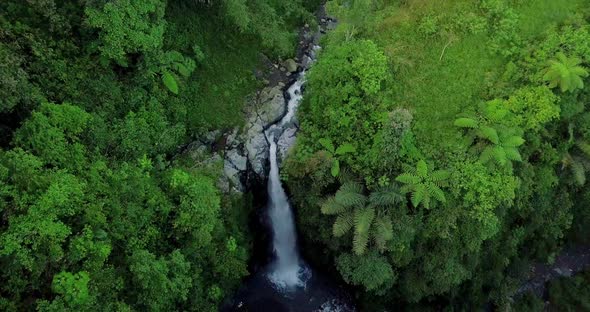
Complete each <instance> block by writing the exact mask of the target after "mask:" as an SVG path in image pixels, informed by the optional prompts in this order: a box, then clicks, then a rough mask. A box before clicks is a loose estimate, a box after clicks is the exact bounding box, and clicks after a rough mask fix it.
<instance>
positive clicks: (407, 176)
mask: <svg viewBox="0 0 590 312" xmlns="http://www.w3.org/2000/svg"><path fill="white" fill-rule="evenodd" d="M395 180H396V181H398V182H401V183H404V184H418V183H420V182H421V181H422V179H420V177H419V176H417V175H414V174H412V173H402V174H400V175H398V176H397V178H395Z"/></svg>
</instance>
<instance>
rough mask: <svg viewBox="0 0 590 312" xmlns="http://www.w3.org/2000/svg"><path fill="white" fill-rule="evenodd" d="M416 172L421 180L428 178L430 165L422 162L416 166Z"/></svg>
mask: <svg viewBox="0 0 590 312" xmlns="http://www.w3.org/2000/svg"><path fill="white" fill-rule="evenodd" d="M416 172H417V173H418V176H419V177H421V178H426V177H427V176H428V165H427V164H426V162H425V161H424V160H420V161H419V162H418V164H417V165H416Z"/></svg>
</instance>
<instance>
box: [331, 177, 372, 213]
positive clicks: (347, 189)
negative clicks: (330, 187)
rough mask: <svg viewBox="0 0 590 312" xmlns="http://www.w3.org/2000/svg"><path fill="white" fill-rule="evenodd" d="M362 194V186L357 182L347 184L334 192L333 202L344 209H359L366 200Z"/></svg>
mask: <svg viewBox="0 0 590 312" xmlns="http://www.w3.org/2000/svg"><path fill="white" fill-rule="evenodd" d="M362 192H363V187H362V185H360V184H359V183H357V182H347V183H344V184H343V185H342V186H341V187H340V189H339V190H338V191H337V192H336V195H335V200H336V202H337V203H338V204H340V205H342V206H344V207H361V206H364V205H365V202H366V200H367V198H366V197H365V195H363V194H362Z"/></svg>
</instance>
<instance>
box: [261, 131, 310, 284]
mask: <svg viewBox="0 0 590 312" xmlns="http://www.w3.org/2000/svg"><path fill="white" fill-rule="evenodd" d="M269 139H271V141H270V174H269V177H268V193H269V197H270V205H269V208H270V209H269V215H270V220H271V224H272V230H273V248H274V251H275V255H276V259H275V261H274V263H273V264H272V265H271V272H270V274H269V278H270V280H271V281H272V282H273V284H275V286H277V287H279V288H281V289H286V290H287V289H291V288H293V287H297V286H299V287H302V286H305V280H303V279H302V277H301V275H302V270H304V269H303V265H302V262H301V259H300V258H299V254H298V252H297V237H296V232H295V222H294V220H293V212H292V211H291V207H290V205H289V202H288V200H287V195H286V194H285V191H284V190H283V187H282V186H281V181H280V178H279V168H278V164H277V155H276V153H277V144H276V143H275V142H274V138H273V137H270V138H269Z"/></svg>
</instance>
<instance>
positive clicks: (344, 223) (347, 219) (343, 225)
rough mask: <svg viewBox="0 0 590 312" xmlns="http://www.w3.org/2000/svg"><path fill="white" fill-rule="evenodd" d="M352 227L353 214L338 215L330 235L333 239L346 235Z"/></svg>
mask: <svg viewBox="0 0 590 312" xmlns="http://www.w3.org/2000/svg"><path fill="white" fill-rule="evenodd" d="M353 226H354V214H353V213H352V212H347V213H342V214H340V215H338V217H337V218H336V220H335V221H334V224H333V225H332V234H333V235H334V236H335V237H341V236H343V235H344V234H346V233H347V232H348V231H350V229H352V228H353Z"/></svg>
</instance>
